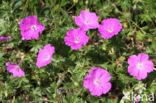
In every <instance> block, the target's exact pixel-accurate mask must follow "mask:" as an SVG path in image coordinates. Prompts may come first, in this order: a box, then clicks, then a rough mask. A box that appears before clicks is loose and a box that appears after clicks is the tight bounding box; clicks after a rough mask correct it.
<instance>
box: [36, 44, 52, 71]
mask: <svg viewBox="0 0 156 103" xmlns="http://www.w3.org/2000/svg"><path fill="white" fill-rule="evenodd" d="M54 52H55V48H54V47H52V46H51V45H50V44H47V45H45V46H44V48H43V49H41V50H40V51H39V53H38V56H37V62H36V65H37V67H38V68H40V67H43V66H46V65H48V64H49V63H50V62H51V61H52V55H53V54H54Z"/></svg>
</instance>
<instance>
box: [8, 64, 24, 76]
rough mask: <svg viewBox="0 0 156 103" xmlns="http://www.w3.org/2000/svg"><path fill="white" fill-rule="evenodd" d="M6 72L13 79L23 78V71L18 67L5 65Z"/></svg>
mask: <svg viewBox="0 0 156 103" xmlns="http://www.w3.org/2000/svg"><path fill="white" fill-rule="evenodd" d="M6 66H7V71H8V72H10V73H12V74H13V77H23V76H24V75H25V73H24V71H23V70H22V69H21V68H20V66H19V65H17V64H13V63H9V62H7V63H6Z"/></svg>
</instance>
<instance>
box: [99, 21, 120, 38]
mask: <svg viewBox="0 0 156 103" xmlns="http://www.w3.org/2000/svg"><path fill="white" fill-rule="evenodd" d="M121 29H122V25H121V24H120V21H119V20H118V19H115V18H109V19H105V20H103V21H102V25H100V26H99V28H98V30H99V32H100V33H101V34H102V37H103V38H104V39H109V38H111V37H113V36H114V35H117V34H118V33H119V32H120V31H121Z"/></svg>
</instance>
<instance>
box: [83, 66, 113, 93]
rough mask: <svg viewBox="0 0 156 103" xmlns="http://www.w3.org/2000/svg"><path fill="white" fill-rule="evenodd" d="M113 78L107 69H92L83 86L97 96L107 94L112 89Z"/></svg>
mask: <svg viewBox="0 0 156 103" xmlns="http://www.w3.org/2000/svg"><path fill="white" fill-rule="evenodd" d="M110 79H111V76H110V74H109V73H108V72H107V70H105V69H101V68H99V67H95V68H92V69H91V70H90V72H89V75H87V76H86V77H85V79H84V82H83V85H84V87H85V88H88V89H89V91H90V93H91V94H92V95H95V96H100V95H102V94H106V93H107V92H108V91H109V90H110V89H111V83H110Z"/></svg>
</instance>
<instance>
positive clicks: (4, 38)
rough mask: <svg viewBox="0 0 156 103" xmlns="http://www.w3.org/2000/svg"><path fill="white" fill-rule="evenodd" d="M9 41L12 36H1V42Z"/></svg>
mask: <svg viewBox="0 0 156 103" xmlns="http://www.w3.org/2000/svg"><path fill="white" fill-rule="evenodd" d="M9 39H11V36H8V37H4V36H0V41H5V40H9Z"/></svg>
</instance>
